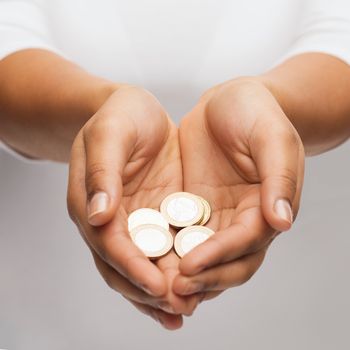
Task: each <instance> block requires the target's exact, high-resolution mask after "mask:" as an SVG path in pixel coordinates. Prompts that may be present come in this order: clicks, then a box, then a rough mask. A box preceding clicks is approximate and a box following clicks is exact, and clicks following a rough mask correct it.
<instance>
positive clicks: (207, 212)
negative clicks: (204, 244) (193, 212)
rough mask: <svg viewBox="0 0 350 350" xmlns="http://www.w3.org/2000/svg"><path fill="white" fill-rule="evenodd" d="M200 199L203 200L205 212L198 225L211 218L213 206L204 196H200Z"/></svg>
mask: <svg viewBox="0 0 350 350" xmlns="http://www.w3.org/2000/svg"><path fill="white" fill-rule="evenodd" d="M198 197H199V199H200V200H201V202H202V204H203V207H204V214H203V218H202V220H201V221H200V222H198V223H197V224H198V225H202V226H203V225H205V224H206V223H207V222H208V221H209V219H210V216H211V208H210V204H209V203H208V201H206V200H205V199H204V198H202V197H200V196H198Z"/></svg>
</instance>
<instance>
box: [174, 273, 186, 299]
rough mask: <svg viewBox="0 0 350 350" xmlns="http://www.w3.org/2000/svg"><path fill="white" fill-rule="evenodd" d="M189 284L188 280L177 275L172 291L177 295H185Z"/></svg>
mask: <svg viewBox="0 0 350 350" xmlns="http://www.w3.org/2000/svg"><path fill="white" fill-rule="evenodd" d="M187 283H188V278H186V277H184V276H182V275H177V276H176V277H175V278H174V281H173V285H172V291H173V292H174V293H175V294H177V295H183V294H184V292H185V288H186V285H187Z"/></svg>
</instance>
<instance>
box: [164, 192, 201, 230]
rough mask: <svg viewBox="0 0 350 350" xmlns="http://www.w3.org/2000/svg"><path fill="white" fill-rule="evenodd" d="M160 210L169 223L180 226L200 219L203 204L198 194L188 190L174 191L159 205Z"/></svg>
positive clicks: (194, 222) (191, 223)
mask: <svg viewBox="0 0 350 350" xmlns="http://www.w3.org/2000/svg"><path fill="white" fill-rule="evenodd" d="M160 212H161V213H162V215H163V216H164V217H165V219H166V220H167V221H168V222H169V224H170V225H172V226H174V227H177V228H182V227H187V226H191V225H194V224H196V223H198V222H199V221H201V220H202V218H203V214H204V205H203V203H202V201H201V200H200V199H199V198H198V196H196V195H194V194H191V193H188V192H175V193H172V194H171V195H169V196H167V197H166V198H165V199H164V200H163V201H162V203H161V205H160Z"/></svg>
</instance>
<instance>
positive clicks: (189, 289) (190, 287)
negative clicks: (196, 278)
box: [181, 282, 204, 295]
mask: <svg viewBox="0 0 350 350" xmlns="http://www.w3.org/2000/svg"><path fill="white" fill-rule="evenodd" d="M203 288H204V285H203V283H200V282H190V283H188V284H187V286H186V287H185V289H184V290H183V292H182V293H181V294H183V295H189V294H194V293H198V292H200V291H201V290H202V289H203Z"/></svg>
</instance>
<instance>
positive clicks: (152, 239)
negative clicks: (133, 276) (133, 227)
mask: <svg viewBox="0 0 350 350" xmlns="http://www.w3.org/2000/svg"><path fill="white" fill-rule="evenodd" d="M134 242H135V244H136V245H137V246H138V247H139V248H140V249H141V250H144V251H147V252H157V251H159V250H162V249H163V248H164V246H165V245H166V237H165V235H164V234H163V233H162V232H161V231H158V230H157V229H153V228H145V229H142V230H140V231H139V232H137V234H136V235H135V237H134Z"/></svg>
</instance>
